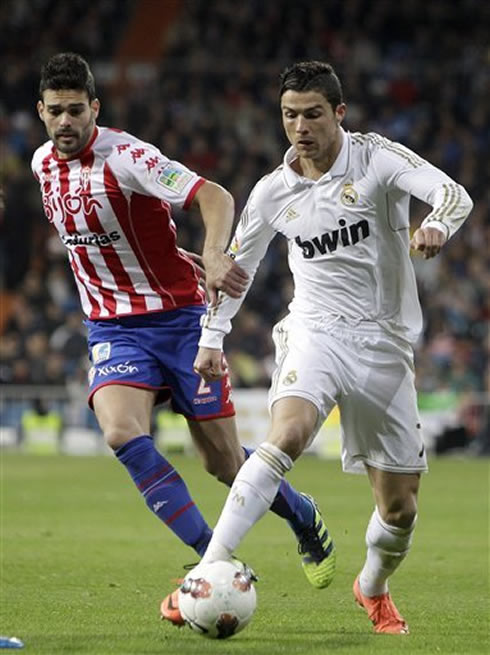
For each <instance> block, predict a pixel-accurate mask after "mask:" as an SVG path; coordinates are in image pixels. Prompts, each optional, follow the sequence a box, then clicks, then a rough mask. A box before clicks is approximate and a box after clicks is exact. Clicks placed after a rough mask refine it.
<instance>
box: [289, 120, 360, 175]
mask: <svg viewBox="0 0 490 655" xmlns="http://www.w3.org/2000/svg"><path fill="white" fill-rule="evenodd" d="M340 131H341V134H342V147H341V148H340V152H339V154H338V155H337V159H336V160H335V161H334V163H333V165H332V167H331V168H330V170H328V171H327V172H326V173H324V174H323V175H322V176H321V178H320V179H319V180H316V181H315V180H310V178H308V177H304V176H303V175H299V174H298V173H296V171H294V170H293V169H292V168H291V164H292V162H293V161H294V160H295V159H297V157H298V154H297V152H296V149H295V148H294V146H291V147H290V148H289V149H288V150H286V153H285V155H284V159H283V175H284V180H285V182H286V184H287V185H288V187H291V188H293V187H295V186H298V185H303V186H304V185H308V186H311V185H313V184H322V183H323V182H329V181H330V180H331V179H332V177H337V176H343V175H345V174H346V173H347V168H348V165H349V151H350V139H349V136H348V134H347V133H346V132H345V130H343V129H342V128H340Z"/></svg>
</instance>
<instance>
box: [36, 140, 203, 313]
mask: <svg viewBox="0 0 490 655" xmlns="http://www.w3.org/2000/svg"><path fill="white" fill-rule="evenodd" d="M32 170H33V172H34V175H35V177H36V178H37V180H38V181H39V184H40V186H41V194H42V199H43V205H44V213H45V214H46V217H47V218H48V220H49V221H50V223H51V224H52V225H53V226H54V227H55V228H56V230H57V231H58V234H59V236H60V238H61V240H62V242H63V243H64V245H65V246H66V248H67V250H68V258H69V260H70V264H71V267H72V269H73V273H74V275H75V280H76V282H77V287H78V291H79V294H80V300H81V304H82V308H83V310H84V312H85V313H86V315H87V316H88V317H89V318H91V319H99V318H102V319H104V318H114V317H117V316H125V315H131V314H145V313H148V312H155V311H166V310H172V309H176V308H178V307H182V306H187V305H202V304H204V302H205V296H204V292H203V291H202V289H201V288H200V287H199V274H198V272H197V269H196V266H195V265H194V263H193V262H192V261H191V260H190V259H189V257H187V256H186V255H184V254H183V253H182V252H181V251H180V250H179V249H178V248H177V245H176V227H175V223H174V221H173V219H172V207H173V206H175V207H183V208H187V207H188V206H189V205H190V203H191V201H192V198H193V197H194V195H195V193H196V191H197V190H198V189H199V187H200V186H201V185H202V184H203V183H204V182H205V180H204V179H203V178H201V177H199V176H198V175H196V173H194V172H192V171H190V170H189V169H188V168H186V167H185V166H183V165H182V164H180V163H179V162H175V161H171V160H169V159H168V158H167V157H165V156H164V155H163V154H162V153H161V152H160V151H159V150H158V149H157V148H155V147H154V146H152V145H150V144H148V143H144V142H143V141H140V140H139V139H137V138H136V137H134V136H132V135H131V134H128V133H127V132H121V131H120V130H113V129H110V128H105V127H96V128H95V130H94V134H93V136H92V138H91V139H90V142H89V143H88V144H87V146H86V147H85V148H84V150H83V151H82V152H80V153H78V154H77V155H75V156H74V157H71V158H69V159H60V158H59V157H58V156H57V153H56V150H55V148H54V146H53V143H52V141H47V142H46V143H45V144H44V145H42V146H41V147H40V148H38V149H37V150H36V152H35V153H34V156H33V158H32Z"/></svg>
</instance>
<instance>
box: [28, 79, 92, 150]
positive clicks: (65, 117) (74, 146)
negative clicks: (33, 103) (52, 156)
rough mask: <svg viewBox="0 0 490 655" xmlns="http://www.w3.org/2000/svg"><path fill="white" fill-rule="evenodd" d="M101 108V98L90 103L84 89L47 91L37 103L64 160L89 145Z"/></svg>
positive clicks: (50, 135)
mask: <svg viewBox="0 0 490 655" xmlns="http://www.w3.org/2000/svg"><path fill="white" fill-rule="evenodd" d="M99 107H100V105H99V101H98V100H92V102H89V99H88V96H87V93H86V92H85V91H78V90H71V89H63V90H60V91H54V90H52V89H46V91H44V93H43V99H42V100H40V101H39V102H38V103H37V111H38V113H39V118H40V119H41V120H42V121H43V123H44V125H45V127H46V131H47V133H48V136H49V138H50V139H51V140H52V141H53V143H54V146H55V148H56V150H57V152H58V156H59V157H60V158H61V159H67V158H68V157H73V155H76V154H77V153H79V152H80V151H81V150H83V149H84V147H85V146H86V145H87V143H88V142H89V140H90V137H91V136H92V133H93V131H94V127H95V120H96V118H97V116H98V115H99Z"/></svg>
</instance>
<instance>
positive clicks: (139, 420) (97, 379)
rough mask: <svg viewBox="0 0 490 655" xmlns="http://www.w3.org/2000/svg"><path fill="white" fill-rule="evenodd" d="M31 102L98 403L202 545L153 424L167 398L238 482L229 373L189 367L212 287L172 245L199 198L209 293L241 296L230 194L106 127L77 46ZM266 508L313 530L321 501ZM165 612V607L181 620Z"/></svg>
mask: <svg viewBox="0 0 490 655" xmlns="http://www.w3.org/2000/svg"><path fill="white" fill-rule="evenodd" d="M37 108H38V112H39V116H40V118H41V120H42V121H43V122H44V124H45V127H46V130H47V133H48V136H49V137H50V140H49V141H47V142H46V143H45V144H44V145H42V146H41V147H40V148H38V150H37V151H36V152H35V154H34V156H33V160H32V168H33V172H34V175H35V176H36V178H37V179H38V181H39V183H40V186H41V193H42V199H43V205H44V211H45V214H46V216H47V218H48V220H49V221H50V222H51V224H52V225H53V226H54V227H55V228H56V230H57V231H58V233H59V236H60V238H61V240H62V242H63V243H64V244H65V246H66V248H67V250H68V257H69V260H70V264H71V267H72V269H73V273H74V276H75V279H76V282H77V286H78V290H79V294H80V299H81V303H82V306H83V309H84V311H85V313H86V315H87V321H86V324H87V326H88V342H89V352H90V358H91V361H92V368H91V370H90V373H89V383H90V396H89V400H90V403H91V405H92V406H93V408H94V410H95V413H96V415H97V419H98V421H99V424H100V426H101V428H102V431H103V433H104V436H105V439H106V441H107V443H108V444H109V445H110V446H111V447H112V448H113V449H114V451H115V453H116V455H117V457H118V459H119V460H120V461H121V462H122V463H123V464H124V465H125V466H126V468H127V469H128V472H129V473H130V475H131V477H132V478H133V480H134V482H135V483H136V485H137V487H138V489H139V490H140V492H141V493H142V495H143V496H144V498H145V500H146V503H147V505H148V506H149V508H150V509H151V510H152V511H153V512H154V513H155V514H156V515H157V516H158V517H159V518H160V519H161V520H162V521H164V522H165V523H166V524H167V525H169V527H171V529H172V530H173V531H174V532H175V533H176V534H177V535H178V536H179V537H180V538H181V539H182V541H184V542H185V543H186V544H188V545H190V546H192V547H193V548H194V549H195V550H196V552H197V553H199V554H202V553H203V552H204V550H205V548H206V546H207V543H208V542H209V539H210V535H211V531H210V529H209V527H208V525H207V524H206V522H205V521H204V519H203V517H202V516H201V514H200V512H199V510H198V509H197V507H196V506H195V504H194V502H193V500H192V499H191V497H190V495H189V493H188V491H187V488H186V486H185V484H184V482H183V480H182V479H181V478H180V476H179V474H178V473H177V472H176V471H175V469H174V468H173V467H172V466H171V464H170V463H169V462H168V461H167V460H166V459H165V458H164V457H162V455H161V454H160V453H159V452H158V451H157V450H156V449H155V447H154V444H153V440H152V439H151V437H150V434H149V432H150V422H151V413H152V409H153V407H154V405H155V403H156V402H159V401H160V400H165V399H168V398H170V399H171V403H172V407H173V409H174V411H176V412H179V413H181V414H183V415H184V416H185V417H186V419H187V422H188V425H189V429H190V432H191V434H192V437H193V440H194V442H195V445H196V447H197V450H198V451H199V453H200V454H201V456H202V458H203V460H204V464H205V467H206V469H207V470H208V471H210V472H211V473H213V474H214V475H216V476H217V477H218V478H219V479H220V480H221V481H223V482H225V483H227V484H231V482H232V481H233V478H234V476H235V473H236V472H237V470H238V469H239V467H240V465H241V464H242V462H243V461H244V459H245V456H246V454H247V453H246V452H245V451H244V449H242V448H241V446H240V444H239V441H238V437H237V431H236V425H235V419H234V413H235V412H234V407H233V403H232V401H231V388H230V382H229V378H228V376H227V375H226V376H225V377H224V379H221V380H219V381H217V382H215V383H211V384H204V382H203V380H202V379H201V377H200V376H199V375H198V374H197V373H196V372H195V371H194V370H193V361H194V358H195V356H196V353H197V349H198V340H199V336H200V319H201V317H202V316H203V315H204V313H205V311H206V304H205V294H204V292H203V291H202V289H201V288H200V286H199V271H198V267H197V266H196V265H195V264H194V262H193V260H192V259H191V258H190V257H189V256H188V255H187V254H186V253H184V252H183V251H182V250H179V249H178V247H177V243H176V226H175V223H174V221H173V219H172V208H173V207H179V208H183V209H187V208H188V207H190V206H191V205H192V204H195V205H197V206H198V207H199V210H200V213H201V215H202V219H203V222H204V226H205V231H206V236H205V241H204V249H203V262H204V266H205V269H206V286H207V290H208V294H209V297H210V301H211V303H215V302H216V296H217V291H218V289H219V290H221V291H223V292H224V293H226V294H228V295H230V296H231V297H234V298H236V297H238V296H239V295H240V294H241V293H242V292H243V291H244V290H245V288H246V284H247V279H248V275H247V274H246V273H245V272H244V271H243V269H241V268H240V267H239V266H238V265H237V264H236V263H235V262H234V261H233V260H232V259H231V258H230V257H228V256H227V255H226V254H225V248H226V246H227V244H228V240H229V236H230V232H231V227H232V222H233V217H234V203H233V198H232V197H231V195H230V194H229V193H228V192H227V191H226V190H225V189H223V188H222V187H220V186H219V185H217V184H215V183H213V182H210V181H208V180H205V179H203V178H202V177H200V176H199V175H197V174H196V173H194V172H192V171H190V170H189V169H188V168H186V167H185V166H183V165H182V164H180V163H179V162H176V161H172V160H170V159H168V158H167V157H165V155H163V154H162V153H161V152H160V151H159V150H158V149H157V148H155V147H154V146H152V145H150V144H148V143H144V142H142V141H140V140H139V139H137V138H136V137H134V136H132V135H130V134H127V133H126V132H121V131H119V130H114V129H109V128H104V127H98V126H97V125H96V119H97V116H98V114H99V101H98V100H97V98H96V94H95V82H94V78H93V75H92V73H91V71H90V69H89V67H88V64H87V62H85V60H84V59H82V58H81V57H80V56H79V55H76V54H72V53H61V54H58V55H55V56H54V57H52V58H51V59H50V60H49V61H48V63H47V64H46V65H45V67H44V68H43V71H42V76H41V83H40V100H39V102H38V105H37ZM272 509H273V511H275V512H276V513H277V514H279V515H280V516H282V517H284V518H286V519H287V520H288V521H289V523H290V525H291V526H292V528H293V530H294V531H295V533H296V534H297V535H300V534H301V533H302V531H303V530H304V529H306V528H308V529H311V524H312V522H313V521H314V516H315V508H314V506H313V504H312V502H311V501H310V500H309V499H308V498H307V497H305V496H303V495H302V494H299V493H298V492H296V491H295V490H294V489H293V488H292V487H291V486H290V485H289V484H287V483H284V485H283V486H282V487H281V489H280V491H279V493H278V495H277V502H275V503H274V507H273V508H272ZM171 610H172V608H170V609H169V614H168V615H166V618H170V619H171V620H173V615H172V613H171Z"/></svg>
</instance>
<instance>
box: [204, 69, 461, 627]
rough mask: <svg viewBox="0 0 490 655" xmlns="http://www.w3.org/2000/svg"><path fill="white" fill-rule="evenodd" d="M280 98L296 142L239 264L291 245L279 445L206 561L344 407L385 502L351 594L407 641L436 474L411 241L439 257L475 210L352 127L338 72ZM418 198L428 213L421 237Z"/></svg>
mask: <svg viewBox="0 0 490 655" xmlns="http://www.w3.org/2000/svg"><path fill="white" fill-rule="evenodd" d="M280 97H281V111H282V122H283V126H284V130H285V132H286V135H287V137H288V139H289V141H290V143H291V147H290V148H289V150H287V152H286V153H285V156H284V160H283V163H282V165H281V166H279V167H278V168H277V169H276V170H275V171H273V172H272V173H271V174H269V175H266V176H265V177H263V178H262V179H261V180H260V181H259V182H258V183H257V185H256V186H255V188H254V189H253V190H252V192H251V194H250V197H249V200H248V203H247V206H246V208H245V210H244V212H243V215H242V217H241V220H240V223H239V225H238V228H237V231H236V234H235V237H234V240H233V241H232V246H231V253H230V254H231V255H232V256H233V258H234V259H235V261H236V262H237V263H238V264H239V265H240V266H241V267H242V268H243V269H244V270H245V271H247V273H248V274H249V276H250V281H249V284H250V283H251V281H252V278H253V276H254V273H255V271H256V269H257V267H258V265H259V262H260V260H261V259H262V257H263V256H264V254H265V252H266V250H267V247H268V245H269V243H270V241H271V239H272V238H273V237H274V236H275V235H276V234H278V233H279V234H281V235H283V236H284V237H285V238H286V239H287V240H288V246H289V266H290V269H291V271H292V274H293V279H294V297H293V300H292V302H291V304H290V305H289V313H288V314H287V316H286V317H285V318H284V319H283V320H282V321H280V322H279V323H278V324H277V325H276V326H275V328H274V333H273V336H274V341H275V346H276V369H275V372H274V375H273V380H272V385H271V389H270V396H269V404H270V409H271V427H270V431H269V434H268V436H267V440H266V441H265V442H264V443H263V444H262V445H261V446H260V447H259V448H258V449H257V451H256V452H255V454H254V455H252V457H250V459H248V460H247V461H246V462H245V463H244V465H243V466H242V468H241V470H240V471H239V473H238V475H237V476H236V478H235V481H234V483H233V487H232V489H231V491H230V493H229V495H228V499H227V501H226V504H225V506H224V509H223V511H222V514H221V516H220V518H219V521H218V524H217V526H216V528H215V531H214V535H213V537H212V539H211V542H210V544H209V546H208V549H207V551H206V553H205V555H204V558H203V561H213V560H220V559H227V558H228V557H229V556H230V555H231V553H233V551H234V550H235V549H236V548H237V546H238V545H239V543H240V542H241V540H242V538H243V536H244V535H245V534H246V533H247V532H248V530H249V529H250V527H251V526H252V525H253V524H254V523H255V522H257V521H258V520H259V518H260V517H261V516H262V515H263V514H264V512H265V511H266V509H267V508H268V507H269V504H270V502H271V501H272V499H273V498H274V495H275V493H276V490H277V488H278V484H279V483H280V481H281V480H282V479H283V476H284V474H285V473H286V472H287V471H289V470H290V469H291V467H292V464H293V461H294V460H295V459H297V458H298V457H299V455H300V454H301V453H302V452H303V450H304V449H305V448H306V447H307V446H308V445H309V444H310V443H311V441H312V439H313V438H314V436H315V434H316V432H317V431H318V429H319V427H320V426H321V425H322V423H323V421H324V420H325V418H326V417H327V416H328V414H329V412H330V411H331V410H332V408H333V407H334V405H335V404H338V406H339V408H340V414H341V429H342V465H343V468H344V470H345V471H352V472H355V471H366V472H367V474H368V477H369V481H370V483H371V486H372V489H373V494H374V501H375V509H374V512H373V514H372V516H371V519H370V521H369V525H368V528H367V533H366V544H367V557H366V561H365V564H364V567H363V568H362V570H361V572H360V574H359V576H358V577H357V578H356V579H355V582H354V589H353V590H354V596H355V599H356V601H357V602H358V604H359V605H361V606H362V607H363V608H364V609H365V610H366V611H367V613H368V615H369V618H370V619H371V620H372V622H373V624H374V630H375V632H378V633H391V634H406V633H408V626H407V624H406V622H405V620H404V619H403V618H402V617H401V615H400V614H399V612H398V611H397V609H396V607H395V605H394V603H393V601H392V599H391V596H390V594H389V592H388V584H387V580H388V577H389V576H390V575H391V574H392V573H393V572H394V571H395V569H396V568H397V567H398V566H399V565H400V563H401V562H402V560H403V559H404V558H405V556H406V555H407V553H408V551H409V548H410V544H411V541H412V536H413V531H414V527H415V521H416V515H417V493H418V489H419V480H420V474H421V473H422V472H423V471H425V470H426V469H427V463H426V454H425V449H424V444H423V441H422V436H421V430H420V427H421V426H420V421H419V416H418V413H417V403H416V392H415V386H414V365H413V351H412V346H413V343H414V342H415V340H416V339H417V337H418V335H419V333H420V331H421V328H422V316H421V310H420V305H419V300H418V296H417V289H416V281H415V275H414V271H413V268H412V264H411V261H410V245H412V247H413V248H414V249H415V250H418V251H420V252H422V253H423V255H424V257H426V258H430V257H433V256H435V255H437V254H438V253H439V251H440V249H441V247H442V246H443V244H444V243H445V242H446V241H447V240H448V239H449V238H450V237H451V236H452V235H453V234H454V232H455V231H456V230H457V229H458V228H459V227H460V226H461V224H462V223H463V221H464V220H465V218H466V217H467V215H468V214H469V212H470V211H471V208H472V201H471V199H470V198H469V196H468V194H467V193H466V191H465V190H464V189H463V187H461V186H460V185H459V184H457V183H456V182H454V181H453V180H452V179H450V178H449V177H448V176H447V175H446V174H445V173H443V172H442V171H440V170H438V169H437V168H435V167H434V166H432V165H431V164H429V163H428V162H427V161H424V160H423V159H422V158H421V157H419V156H418V155H416V154H415V153H414V152H412V151H411V150H409V149H408V148H406V147H404V146H403V145H401V144H399V143H394V142H392V141H390V140H388V139H386V138H384V137H382V136H380V135H378V134H375V133H369V134H360V133H348V132H346V131H344V130H343V128H342V127H341V123H342V120H343V118H344V115H345V112H346V106H345V104H344V102H343V98H342V89H341V85H340V82H339V80H338V78H337V76H336V74H335V72H334V71H333V69H332V67H331V66H330V65H329V64H326V63H322V62H303V63H299V64H295V65H293V66H292V67H291V68H289V69H287V70H286V71H285V72H284V73H283V75H282V78H281V90H280ZM412 195H413V196H415V197H416V198H419V199H420V200H422V201H424V202H426V203H428V204H429V205H431V206H432V211H431V212H430V213H429V214H428V215H427V216H426V218H425V220H424V221H423V222H422V225H421V226H420V227H419V228H418V229H417V230H416V231H415V233H414V235H413V238H412V241H411V242H410V236H409V227H410V226H409V202H410V196H412ZM242 301H243V296H242V297H241V298H239V299H233V298H230V297H229V296H225V295H224V294H220V295H219V298H218V302H217V303H216V304H215V306H213V307H210V308H209V309H208V312H207V315H206V318H205V320H204V322H203V330H202V337H201V340H200V349H199V353H198V356H197V358H196V361H195V364H194V365H195V369H196V370H197V371H198V372H199V373H200V374H201V375H202V376H203V377H204V378H205V379H207V380H209V381H213V380H216V379H218V378H219V376H220V375H221V374H223V370H222V367H221V351H222V344H223V338H224V336H225V335H226V334H227V333H228V332H229V331H230V329H231V319H232V318H233V316H234V315H235V314H236V312H237V311H238V309H239V307H240V304H241V302H242Z"/></svg>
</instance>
